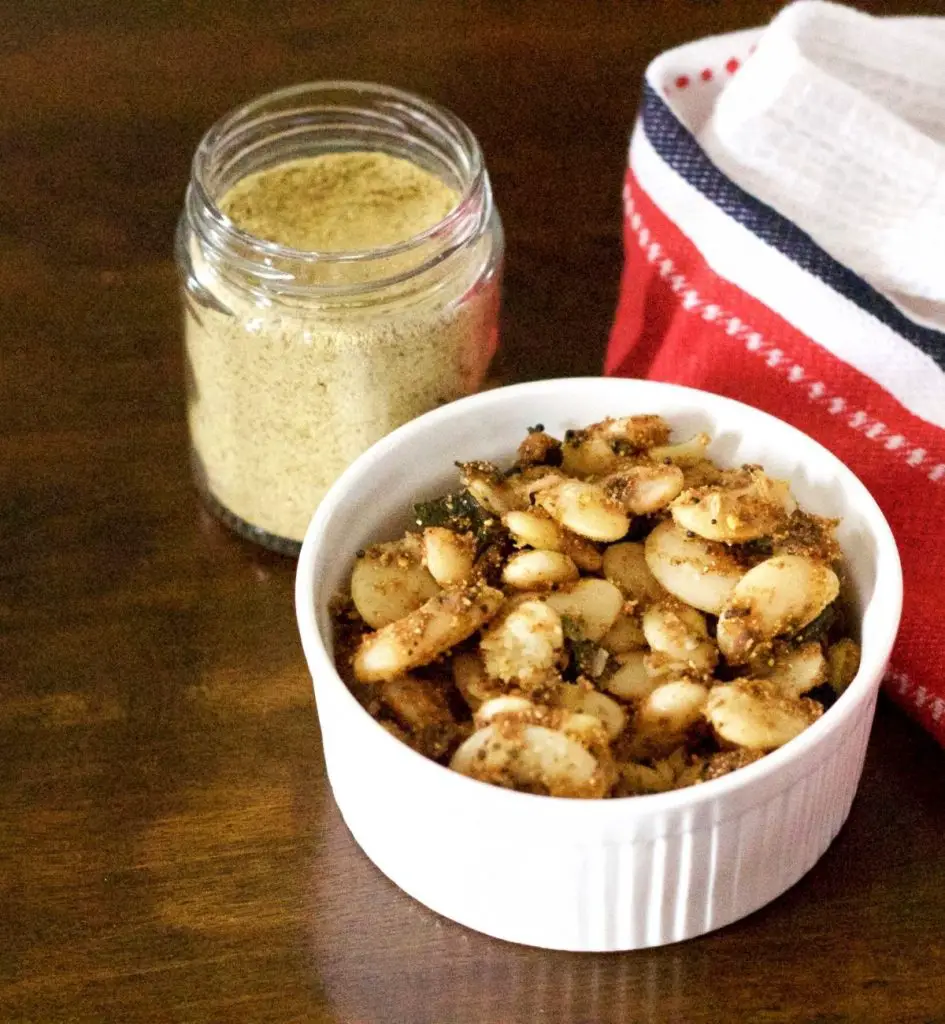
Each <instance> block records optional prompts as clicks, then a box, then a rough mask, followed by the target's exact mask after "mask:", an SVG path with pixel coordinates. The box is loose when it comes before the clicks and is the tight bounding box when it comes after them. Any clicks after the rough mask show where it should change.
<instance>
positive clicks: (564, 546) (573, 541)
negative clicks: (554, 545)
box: [561, 528, 604, 573]
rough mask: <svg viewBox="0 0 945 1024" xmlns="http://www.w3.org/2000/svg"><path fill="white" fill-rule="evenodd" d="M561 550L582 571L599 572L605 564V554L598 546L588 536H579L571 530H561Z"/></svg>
mask: <svg viewBox="0 0 945 1024" xmlns="http://www.w3.org/2000/svg"><path fill="white" fill-rule="evenodd" d="M561 537H562V540H561V551H562V552H563V553H564V554H566V555H567V556H568V557H569V558H570V559H571V561H573V562H574V564H575V565H576V566H577V567H578V568H579V569H580V570H581V572H589V573H599V572H600V570H601V566H602V565H603V564H604V559H603V556H602V555H601V553H600V551H598V550H597V546H596V545H595V544H594V543H593V542H592V541H589V540H588V539H587V538H586V537H579V536H578V535H577V534H576V533H572V532H571V531H570V530H565V529H564V528H562V530H561Z"/></svg>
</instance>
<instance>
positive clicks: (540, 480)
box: [506, 466, 568, 509]
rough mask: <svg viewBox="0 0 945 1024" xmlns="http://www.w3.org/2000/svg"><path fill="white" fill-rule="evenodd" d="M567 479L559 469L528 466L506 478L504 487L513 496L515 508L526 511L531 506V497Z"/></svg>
mask: <svg viewBox="0 0 945 1024" xmlns="http://www.w3.org/2000/svg"><path fill="white" fill-rule="evenodd" d="M567 479H568V478H567V477H566V476H565V475H564V473H562V472H561V470H560V469H554V468H552V467H550V466H528V467H527V468H526V469H523V470H522V472H521V473H515V474H513V475H512V476H510V477H508V479H507V480H506V485H507V486H508V487H509V488H510V489H511V491H512V492H513V493H514V495H515V498H516V501H517V502H518V504H517V505H516V508H520V509H528V507H529V506H530V505H531V504H532V499H533V497H534V496H535V495H536V494H538V492H539V491H543V490H545V489H546V488H548V487H553V486H554V485H555V484H559V483H561V481H562V480H567Z"/></svg>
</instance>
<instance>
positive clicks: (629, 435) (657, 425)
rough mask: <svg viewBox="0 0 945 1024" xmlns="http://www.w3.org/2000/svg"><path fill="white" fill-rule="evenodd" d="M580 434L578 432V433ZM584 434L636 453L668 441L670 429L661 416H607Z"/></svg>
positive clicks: (649, 414)
mask: <svg viewBox="0 0 945 1024" xmlns="http://www.w3.org/2000/svg"><path fill="white" fill-rule="evenodd" d="M579 433H580V431H579ZM586 433H588V434H592V435H595V436H600V437H605V438H607V439H608V440H609V441H619V442H622V443H623V444H624V445H626V446H629V447H630V448H633V449H634V450H637V451H643V449H645V448H652V447H653V446H654V445H661V444H666V443H667V442H668V441H669V436H670V433H671V431H670V427H669V424H668V423H667V422H666V420H664V419H663V417H662V416H656V415H653V414H652V413H644V414H642V415H638V416H608V417H607V419H605V420H601V421H600V423H594V424H592V425H591V426H590V427H588V428H587V430H586Z"/></svg>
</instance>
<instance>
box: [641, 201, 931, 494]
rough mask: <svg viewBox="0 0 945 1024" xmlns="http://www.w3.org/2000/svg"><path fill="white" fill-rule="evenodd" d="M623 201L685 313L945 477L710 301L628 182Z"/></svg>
mask: <svg viewBox="0 0 945 1024" xmlns="http://www.w3.org/2000/svg"><path fill="white" fill-rule="evenodd" d="M623 203H624V212H625V214H626V217H627V221H628V223H629V224H630V227H631V229H632V230H633V232H634V234H635V235H636V236H637V241H638V242H639V244H640V247H641V249H643V250H644V252H645V254H646V259H647V261H648V262H649V263H653V264H655V265H657V267H658V272H659V275H660V277H662V278H663V279H664V280H665V281H667V282H668V283H669V287H670V289H671V290H672V291H673V292H675V294H676V295H678V296H679V301H680V305H681V306H682V308H683V309H684V310H686V312H688V313H693V314H697V315H699V316H701V317H702V319H703V320H705V321H707V322H708V323H714V324H717V325H718V326H719V327H721V328H722V329H723V330H724V331H725V333H726V334H728V335H729V337H732V338H738V339H740V340H741V341H743V342H744V344H745V348H746V349H748V351H749V352H752V353H753V354H754V355H757V356H759V358H762V359H764V361H765V362H766V363H767V364H768V366H769V367H770V368H771V369H772V370H777V371H779V372H781V373H782V374H783V375H784V376H785V377H786V378H787V380H788V382H789V383H791V384H793V385H795V386H798V385H804V386H803V387H801V390H802V391H803V392H804V393H805V394H806V396H807V400H808V401H809V402H812V403H818V404H820V405H823V406H825V407H826V409H827V412H828V413H830V415H831V416H838V417H843V418H844V419H845V422H846V425H847V426H848V427H849V428H850V429H851V430H855V431H856V432H857V433H858V434H860V435H861V436H862V437H866V438H867V439H868V440H870V441H878V442H881V443H882V444H883V447H884V448H885V449H886V451H888V452H891V453H896V454H898V455H900V456H901V457H902V458H904V459H905V461H906V463H907V464H908V465H909V466H912V467H913V468H914V469H920V470H923V471H924V472H925V474H926V476H927V477H928V479H929V480H931V481H932V483H940V482H942V481H945V463H938V464H936V465H934V466H930V465H929V461H930V460H929V455H928V452H927V451H926V450H925V449H924V448H920V447H917V446H915V445H912V444H910V443H909V441H908V440H907V439H906V438H905V437H903V436H902V434H891V433H890V432H889V429H888V427H887V426H886V424H885V423H883V422H882V421H881V420H878V419H876V418H875V417H874V416H871V415H870V414H869V413H868V412H867V411H866V410H864V409H858V408H856V405H854V404H852V403H851V402H850V401H849V400H848V399H846V398H844V397H843V396H841V395H828V394H827V387H826V385H825V384H823V383H822V382H821V381H817V380H811V377H810V374H809V373H808V371H807V370H806V369H805V368H804V367H803V366H802V365H801V364H800V363H797V362H794V361H793V360H792V359H790V358H789V357H788V356H787V355H786V354H785V353H784V352H782V351H781V349H779V348H776V347H775V346H774V345H772V344H771V343H770V342H768V341H766V340H765V338H764V337H763V336H762V335H761V334H759V333H758V331H756V330H754V329H753V328H752V327H751V326H750V325H749V324H746V323H743V322H742V321H741V320H740V319H739V318H738V317H737V316H734V315H733V314H731V313H728V312H727V311H726V310H724V309H722V308H721V307H720V306H719V305H717V304H716V303H714V302H706V301H705V300H704V299H703V298H702V296H700V295H699V293H698V292H697V291H696V290H695V289H694V288H693V287H692V285H691V283H690V281H689V280H688V278H686V277H685V275H683V274H679V273H677V272H676V265H675V263H674V262H673V260H672V259H671V258H669V257H668V256H666V255H665V254H664V252H663V250H662V247H661V246H660V244H659V242H654V241H652V235H651V234H650V230H649V228H647V227H646V225H645V224H644V223H643V218H642V216H641V215H640V212H639V211H638V210H637V209H636V204H635V203H634V201H633V195H632V193H631V191H630V186H629V185H624V189H623ZM807 382H809V383H807Z"/></svg>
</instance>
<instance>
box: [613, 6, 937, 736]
mask: <svg viewBox="0 0 945 1024" xmlns="http://www.w3.org/2000/svg"><path fill="white" fill-rule="evenodd" d="M623 198H624V241H625V247H626V261H625V266H624V272H623V279H622V284H621V295H620V302H619V305H618V309H617V315H616V319H615V323H614V326H613V330H612V333H611V337H610V344H609V347H608V351H607V357H606V367H605V372H606V373H608V374H611V375H624V376H637V377H649V378H652V379H655V380H664V381H673V382H676V383H679V384H687V385H691V386H693V387H699V388H704V389H706V390H709V391H714V392H717V393H719V394H723V395H728V396H730V397H732V398H736V399H739V400H741V401H745V402H747V403H749V404H751V405H755V406H759V407H761V408H764V409H766V410H768V411H769V412H772V413H774V414H775V415H776V416H779V417H781V418H782V419H784V420H787V421H788V422H790V423H793V424H794V425H795V426H797V427H799V428H800V429H802V430H804V431H805V432H806V433H808V434H810V435H812V436H813V437H815V438H816V439H817V440H819V441H820V442H821V443H823V444H824V445H826V446H827V447H828V448H830V449H831V450H832V451H833V452H835V453H836V454H837V455H838V456H839V458H841V459H842V460H843V461H844V462H846V463H847V465H849V466H850V467H851V468H852V469H853V470H854V471H855V472H856V473H857V475H858V476H859V477H860V479H861V480H862V481H863V482H864V483H865V484H866V486H867V487H868V488H869V489H870V491H871V492H872V493H873V494H874V496H875V497H876V499H877V501H878V502H879V504H880V505H881V506H882V508H883V511H884V513H885V514H886V516H887V518H888V519H889V522H890V524H891V525H892V528H893V531H894V533H895V535H896V539H897V541H898V543H899V547H900V552H901V555H902V563H903V572H904V577H905V595H906V604H905V611H904V615H903V621H902V629H901V632H900V636H899V640H898V642H897V645H896V649H895V651H894V653H893V660H892V665H891V667H890V671H889V674H888V677H887V680H886V689H887V692H888V693H889V694H890V695H891V696H892V697H893V699H894V700H895V701H897V702H898V703H899V704H901V705H902V706H903V707H905V708H906V710H907V711H909V712H910V713H911V714H912V715H913V716H914V717H915V718H916V719H917V720H918V721H919V722H921V723H922V725H924V726H925V727H926V728H927V729H928V730H929V731H930V732H932V733H933V734H934V735H935V737H936V738H937V739H938V740H939V742H940V743H942V744H943V745H945V628H943V625H942V623H941V621H940V620H941V618H942V615H943V612H942V607H943V605H945V601H943V598H945V545H943V536H945V19H937V18H901V19H900V18H896V19H887V18H883V19H878V18H871V17H869V16H867V15H865V14H861V13H858V12H855V11H852V10H849V9H847V8H845V7H841V6H839V5H836V4H829V3H821V2H818V0H802V2H798V3H795V4H792V5H791V6H789V7H787V8H785V10H784V11H782V13H781V14H779V15H778V17H777V18H775V20H774V21H773V22H772V23H771V25H770V26H769V27H768V28H766V29H763V30H750V31H747V32H739V33H734V34H732V35H727V36H718V37H714V38H710V39H704V40H700V41H698V42H694V43H691V44H688V45H686V46H683V47H680V48H678V49H675V50H672V51H669V52H667V53H664V54H663V55H661V56H660V57H658V58H657V59H656V60H655V61H653V63H652V64H651V65H650V67H649V69H648V70H647V74H646V82H645V85H644V93H643V102H642V108H641V113H640V118H639V121H638V123H637V125H636V128H635V130H634V133H633V138H632V141H631V144H630V159H629V168H628V171H627V176H626V182H625V185H624V192H623Z"/></svg>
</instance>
